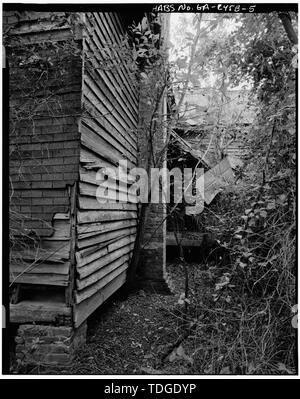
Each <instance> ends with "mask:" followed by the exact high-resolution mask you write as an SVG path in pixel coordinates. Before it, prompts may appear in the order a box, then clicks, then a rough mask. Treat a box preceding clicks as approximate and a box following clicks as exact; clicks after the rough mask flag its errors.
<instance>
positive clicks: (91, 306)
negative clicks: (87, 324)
mask: <svg viewBox="0 0 300 399" xmlns="http://www.w3.org/2000/svg"><path fill="white" fill-rule="evenodd" d="M125 281H126V271H124V272H123V273H121V274H120V275H119V276H118V277H116V278H115V279H114V280H113V281H111V282H110V283H109V284H107V285H106V286H105V287H103V288H102V289H101V290H100V291H98V292H97V293H95V294H94V295H93V296H91V297H90V298H88V299H86V300H85V301H83V302H81V303H80V304H77V305H75V306H74V325H75V327H76V328H77V327H79V326H80V325H81V324H82V323H83V322H84V321H85V320H86V319H87V318H88V316H89V315H90V314H91V313H93V312H94V311H95V310H96V309H97V308H98V307H99V306H100V305H101V304H102V303H103V302H104V301H105V300H106V299H107V298H109V297H110V296H111V295H112V294H113V293H114V292H116V291H117V290H118V289H119V288H120V287H122V285H123V284H124V283H125Z"/></svg>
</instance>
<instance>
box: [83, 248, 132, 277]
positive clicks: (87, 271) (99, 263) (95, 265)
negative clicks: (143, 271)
mask: <svg viewBox="0 0 300 399" xmlns="http://www.w3.org/2000/svg"><path fill="white" fill-rule="evenodd" d="M132 249H133V244H129V245H126V246H125V247H122V248H120V249H118V250H116V251H114V252H112V253H109V254H107V255H105V256H103V257H101V258H99V259H96V260H95V261H93V262H91V263H89V264H87V265H85V266H83V267H80V268H77V272H78V276H79V278H78V279H79V280H81V279H83V278H86V277H87V276H89V275H91V274H93V273H95V272H96V271H99V270H100V269H101V268H102V267H104V266H106V265H108V264H109V263H111V262H113V261H114V260H116V259H118V258H120V257H121V256H123V255H125V254H128V253H130V252H131V251H132Z"/></svg>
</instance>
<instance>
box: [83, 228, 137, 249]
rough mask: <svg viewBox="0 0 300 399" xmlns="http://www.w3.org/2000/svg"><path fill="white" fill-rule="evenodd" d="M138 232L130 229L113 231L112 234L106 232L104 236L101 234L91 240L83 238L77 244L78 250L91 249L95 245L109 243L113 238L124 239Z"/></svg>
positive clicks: (90, 238)
mask: <svg viewBox="0 0 300 399" xmlns="http://www.w3.org/2000/svg"><path fill="white" fill-rule="evenodd" d="M135 232H136V227H129V228H123V229H120V230H115V231H111V232H106V233H103V234H99V235H97V236H94V237H89V238H86V239H85V238H83V239H81V240H78V242H77V246H78V248H85V247H89V246H92V245H95V244H100V243H102V242H103V243H104V242H106V241H109V240H111V239H113V238H117V237H120V238H121V237H123V236H126V235H130V234H133V233H135Z"/></svg>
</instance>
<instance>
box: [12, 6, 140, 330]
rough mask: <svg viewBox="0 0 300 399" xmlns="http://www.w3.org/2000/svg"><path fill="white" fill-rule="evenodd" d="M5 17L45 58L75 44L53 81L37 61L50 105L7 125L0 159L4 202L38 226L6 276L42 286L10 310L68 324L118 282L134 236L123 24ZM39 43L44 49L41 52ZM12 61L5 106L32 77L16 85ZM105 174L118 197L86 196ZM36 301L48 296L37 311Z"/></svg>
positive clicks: (131, 113)
mask: <svg viewBox="0 0 300 399" xmlns="http://www.w3.org/2000/svg"><path fill="white" fill-rule="evenodd" d="M6 18H7V21H10V22H11V23H12V24H13V23H14V24H15V26H14V27H12V29H11V33H12V35H13V36H14V38H16V40H15V41H14V43H15V44H14V45H15V46H19V49H20V51H21V52H22V49H24V48H27V47H26V46H30V45H32V44H37V48H38V49H39V50H38V51H40V52H39V54H38V57H40V60H42V62H45V60H48V58H47V57H50V58H49V59H50V60H51V59H52V58H51V57H52V52H51V51H53V49H54V48H55V46H54V47H53V46H52V44H53V43H60V44H62V45H64V43H67V41H68V40H71V42H72V43H71V44H72V45H71V48H76V49H79V51H75V52H74V57H73V54H72V55H71V56H70V57H67V59H66V62H65V64H66V65H67V66H68V68H66V71H65V72H64V74H63V75H64V76H63V81H62V82H60V81H59V82H58V81H57V79H56V72H57V71H58V70H59V69H60V68H59V60H58V64H56V63H54V65H52V66H51V65H50V66H49V65H47V73H48V81H47V82H48V83H47V85H45V87H42V88H40V91H39V93H38V94H39V95H40V96H41V97H42V96H43V95H44V93H43V90H44V88H45V89H49V90H50V89H51V90H52V91H53V90H55V95H56V96H55V98H54V100H55V101H57V102H58V103H59V104H61V107H58V109H59V113H58V114H57V115H56V114H55V115H54V114H53V113H51V112H48V111H49V110H48V108H47V107H48V106H49V104H50V105H51V104H52V103H51V101H52V100H49V101H50V103H48V102H47V103H46V102H45V103H44V104H41V105H40V108H39V111H40V113H39V115H38V117H36V118H34V123H32V124H30V123H29V124H28V123H27V124H26V123H21V124H20V125H19V126H17V129H13V134H12V136H11V145H12V146H15V147H12V148H13V149H14V148H16V149H17V153H16V154H15V155H13V156H12V157H11V161H10V168H11V177H12V179H13V183H14V187H13V189H14V190H13V192H12V195H11V200H12V206H13V209H14V210H15V211H16V212H19V213H22V215H24V217H25V218H26V228H27V227H28V228H29V229H35V231H36V232H37V234H38V241H37V244H36V245H35V247H34V248H26V249H23V251H22V256H21V257H20V258H18V257H14V256H13V259H14V260H13V262H12V264H11V265H10V281H11V283H15V282H17V283H20V284H24V285H26V287H27V286H30V285H31V284H32V285H38V286H42V287H40V288H41V291H42V292H43V295H45V298H44V297H43V299H42V302H39V303H36V304H35V299H34V294H32V295H33V296H32V300H30V298H29V302H28V303H26V301H24V300H22V301H21V302H20V303H18V304H14V305H13V307H12V312H13V313H12V319H13V320H14V321H19V322H28V321H29V322H32V321H36V322H39V321H41V322H44V321H46V320H47V321H49V322H50V321H51V322H52V321H55V320H56V316H57V315H62V316H71V320H72V321H73V322H74V324H75V327H77V326H79V325H80V324H81V323H82V322H83V321H84V320H86V318H87V317H88V316H89V315H90V313H91V312H92V311H94V310H95V309H96V308H97V307H98V306H99V305H100V304H101V303H102V302H103V301H104V300H105V299H107V298H108V297H109V296H110V295H112V294H113V292H115V291H116V290H117V289H118V288H119V287H121V286H122V284H124V282H125V278H126V270H127V268H128V265H129V262H130V258H131V254H132V250H133V246H134V241H135V236H136V228H137V198H136V196H135V195H133V194H130V195H128V190H129V187H130V184H132V183H133V182H134V181H135V176H130V173H129V170H130V169H131V168H133V167H135V166H137V152H138V146H137V123H138V119H139V118H138V106H139V93H138V90H137V84H136V82H135V77H134V76H133V75H132V72H131V71H130V70H129V67H128V66H127V65H125V63H124V58H123V54H122V53H121V52H120V49H121V48H120V47H119V46H123V45H124V43H123V41H122V36H123V35H124V33H125V30H124V28H125V27H124V26H122V23H121V22H120V20H119V18H118V16H117V14H115V13H96V12H94V13H85V14H77V13H72V15H71V16H70V15H67V14H66V13H64V12H61V13H54V16H53V13H36V12H28V13H26V12H22V13H20V14H19V15H18V16H17V17H15V15H12V14H9V16H7V17H6ZM12 19H13V20H12ZM43 42H45V43H48V44H49V48H50V49H52V47H53V49H52V50H49V52H48V50H47V46H46V47H44V44H42V43H43ZM69 44H70V43H69ZM72 46H75V47H72ZM67 47H68V46H67ZM45 48H46V50H45ZM126 51H127V50H126ZM128 51H130V49H128ZM63 56H64V54H62V57H63ZM20 57H21V58H20V60H21V61H23V59H22V55H20ZM27 58H28V57H27ZM26 61H27V60H26ZM47 62H48V61H47ZM22 65H23V64H22ZM15 68H16V69H14V66H13V68H12V69H11V70H12V72H14V73H13V74H12V79H11V87H10V89H11V90H10V92H11V106H13V107H15V108H18V106H19V105H22V101H23V97H22V91H26V90H30V89H31V88H32V86H33V85H34V83H28V82H27V81H26V79H24V82H23V84H22V85H20V86H19V85H18V83H19V82H18V76H19V75H18V68H19V65H17V66H16V67H15ZM55 101H54V102H53V104H52V105H53V107H54V106H55V104H56V103H55ZM55 110H56V108H55ZM50 111H51V109H50ZM120 160H126V161H127V166H124V165H123V166H122V167H121V168H122V172H123V176H118V175H114V173H113V172H112V171H111V170H107V171H102V172H101V173H99V174H98V172H99V170H100V169H101V168H115V167H118V166H119V161H120ZM124 173H126V174H127V173H128V178H125V177H124ZM106 174H107V175H108V176H109V183H108V185H109V187H110V188H114V187H116V188H117V195H118V200H119V202H114V201H113V202H108V203H101V202H99V201H98V200H97V198H96V194H97V188H98V186H99V183H100V182H101V181H103V178H104V176H105V175H106ZM75 197H76V198H75ZM113 197H114V196H113V195H112V196H111V200H113V199H114V198H113ZM16 230H17V227H16ZM44 286H46V289H45V288H44ZM38 289H39V288H38ZM55 290H59V293H60V294H59V295H62V296H61V297H60V299H59V301H58V302H57V301H55V298H54V296H53V295H54V294H51V292H56V291H55ZM33 291H34V290H33ZM33 291H32V292H33ZM47 293H48V294H47ZM51 295H52V296H51ZM61 298H64V299H61ZM44 302H45V303H48V302H49V315H47V316H45V317H43V315H42V313H41V303H44ZM71 305H74V306H72V312H71V311H70V309H71ZM22 309H25V313H26V315H25V316H24V317H22V314H21V313H22ZM56 309H57V311H56Z"/></svg>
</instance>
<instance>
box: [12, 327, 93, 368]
mask: <svg viewBox="0 0 300 399" xmlns="http://www.w3.org/2000/svg"><path fill="white" fill-rule="evenodd" d="M86 330H87V324H86V322H85V323H84V324H82V325H81V326H80V327H79V328H78V329H76V330H74V328H72V327H54V326H51V325H32V324H23V325H21V326H20V327H19V328H18V332H17V335H16V337H15V342H16V359H19V360H20V361H21V362H22V363H23V364H28V365H29V364H30V365H40V366H68V365H71V362H72V359H73V356H74V353H75V350H76V349H77V348H78V347H79V346H80V345H82V344H84V343H85V341H86Z"/></svg>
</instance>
